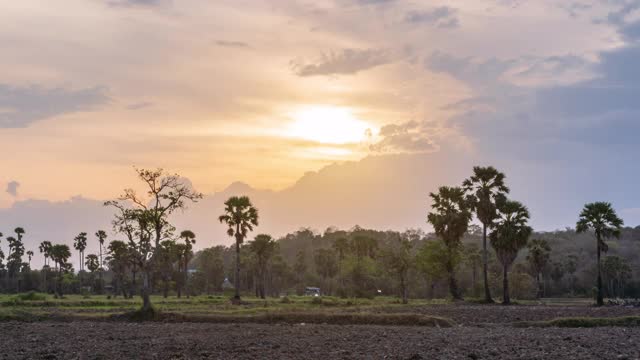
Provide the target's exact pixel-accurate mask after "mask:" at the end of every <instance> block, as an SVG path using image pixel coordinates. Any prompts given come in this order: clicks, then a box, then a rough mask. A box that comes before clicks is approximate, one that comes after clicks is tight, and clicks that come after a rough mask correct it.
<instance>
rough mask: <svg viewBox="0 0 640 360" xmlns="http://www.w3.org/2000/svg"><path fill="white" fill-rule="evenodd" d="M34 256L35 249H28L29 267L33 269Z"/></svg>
mask: <svg viewBox="0 0 640 360" xmlns="http://www.w3.org/2000/svg"><path fill="white" fill-rule="evenodd" d="M32 257H33V251H31V250H28V251H27V258H28V259H29V269H31V258H32Z"/></svg>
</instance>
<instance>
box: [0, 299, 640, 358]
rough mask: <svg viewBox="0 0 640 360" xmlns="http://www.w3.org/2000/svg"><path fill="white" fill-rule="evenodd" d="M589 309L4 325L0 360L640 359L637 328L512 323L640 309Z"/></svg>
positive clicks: (436, 310)
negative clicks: (433, 322) (281, 321)
mask: <svg viewBox="0 0 640 360" xmlns="http://www.w3.org/2000/svg"><path fill="white" fill-rule="evenodd" d="M576 309H579V310H576ZM592 309H593V308H588V307H585V308H575V309H574V308H570V307H566V308H565V307H531V306H512V307H501V306H471V305H470V306H464V305H463V306H455V305H454V306H441V307H436V308H432V307H429V308H428V309H425V313H429V314H432V315H440V316H447V314H448V315H450V317H453V318H454V320H456V321H457V322H458V324H459V325H458V326H456V327H453V328H437V327H416V326H371V325H342V326H340V325H311V324H296V325H264V324H203V323H198V324H196V323H126V322H90V321H80V322H69V323H56V322H35V323H23V322H3V323H0V334H2V335H1V336H0V359H310V358H316V359H358V358H362V359H413V360H417V359H638V358H640V342H639V341H637V339H638V338H640V328H624V327H602V328H590V329H567V328H514V327H512V326H511V324H510V323H509V322H510V321H512V320H544V319H548V318H553V317H557V316H558V315H562V316H570V315H571V316H589V315H591V316H620V315H638V312H640V311H639V310H638V309H630V308H612V307H607V308H602V309H597V310H592ZM427 310H428V311H427ZM591 312H594V313H593V314H592V313H591ZM473 316H475V317H476V318H477V319H475V320H474V319H473ZM456 317H457V319H456Z"/></svg>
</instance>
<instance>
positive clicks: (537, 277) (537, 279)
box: [536, 271, 544, 299]
mask: <svg viewBox="0 0 640 360" xmlns="http://www.w3.org/2000/svg"><path fill="white" fill-rule="evenodd" d="M536 282H537V283H538V293H537V294H536V298H538V299H540V298H541V297H542V293H543V291H544V290H543V289H542V283H541V282H540V272H539V271H538V272H537V273H536Z"/></svg>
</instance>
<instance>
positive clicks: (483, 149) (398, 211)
mask: <svg viewBox="0 0 640 360" xmlns="http://www.w3.org/2000/svg"><path fill="white" fill-rule="evenodd" d="M0 48H2V49H4V51H3V52H2V56H0V69H2V71H1V72H0V152H1V153H2V154H4V156H2V157H0V167H1V168H2V169H3V171H2V172H1V173H0V186H2V187H5V190H6V191H4V192H2V193H1V194H0V226H1V227H2V228H1V229H0V230H1V231H3V232H4V233H5V235H6V234H7V233H9V232H10V231H11V229H12V228H13V227H15V226H23V227H24V228H25V229H26V230H27V235H29V234H31V237H29V236H27V238H28V239H29V240H28V241H31V242H33V243H34V244H35V243H37V242H39V241H42V240H51V241H54V242H56V241H59V242H67V243H71V241H72V238H73V236H72V234H73V233H77V232H79V231H86V232H89V233H93V232H94V231H95V230H97V229H96V228H97V227H106V228H109V217H110V212H109V211H108V209H104V208H102V207H101V204H102V202H103V201H104V200H108V199H113V198H115V197H116V196H118V195H119V194H120V193H121V192H122V189H123V188H126V187H136V186H137V183H136V178H135V172H134V171H133V167H134V166H137V167H142V168H156V167H162V168H165V169H167V170H168V171H170V172H177V173H179V174H181V175H183V176H184V177H186V178H188V179H189V180H190V181H191V183H192V184H193V186H194V188H195V189H197V190H198V191H201V192H203V193H204V194H206V195H207V197H206V198H205V200H204V201H203V203H202V204H198V205H197V206H195V207H194V208H193V209H192V212H191V213H189V212H187V213H185V214H183V215H181V216H180V217H179V218H178V219H176V221H177V222H178V223H179V224H183V225H184V226H189V227H192V228H196V229H198V230H199V231H200V233H201V234H202V235H201V238H203V240H202V242H201V243H200V244H202V245H209V244H213V243H229V242H230V240H229V239H226V238H225V237H224V232H222V234H221V235H219V233H220V231H221V229H220V226H219V225H217V224H215V219H216V217H217V215H219V214H218V213H216V211H218V212H219V210H220V208H221V206H220V204H218V203H220V202H222V201H224V196H227V195H229V194H232V193H250V194H252V195H253V196H254V197H255V198H256V199H257V200H256V202H257V203H260V205H262V209H261V213H262V214H263V219H264V221H263V222H262V228H261V229H260V230H261V231H265V232H271V233H273V234H276V235H282V234H284V233H286V232H288V231H293V230H295V229H297V228H299V227H302V226H311V227H313V228H315V229H318V230H323V229H324V228H326V227H328V226H340V227H349V226H353V225H355V224H359V225H362V226H369V227H373V228H379V229H397V230H402V229H405V228H409V227H422V228H424V229H426V230H428V229H429V227H428V226H427V225H426V221H425V218H426V213H427V212H428V210H429V200H428V193H429V192H431V191H434V190H436V189H437V187H438V186H440V185H457V184H460V183H461V182H462V180H463V179H464V178H465V177H467V176H469V174H470V172H471V168H472V166H473V165H494V166H496V167H497V168H498V169H500V170H501V171H503V172H505V173H506V174H507V181H508V184H509V186H510V187H511V189H512V193H511V196H512V197H513V198H514V199H516V200H520V201H523V202H524V203H525V204H526V205H527V206H529V208H530V209H531V212H532V224H533V225H534V227H535V228H536V229H539V230H554V229H560V228H564V227H566V226H574V224H575V221H576V218H577V213H578V212H579V211H580V208H581V207H582V205H583V204H584V203H586V202H591V201H610V202H612V203H613V204H614V207H615V208H616V209H617V211H618V212H619V213H620V215H622V217H623V218H624V219H625V221H626V223H627V224H628V225H631V226H636V225H638V224H640V192H639V191H638V190H637V186H636V184H637V183H638V179H639V178H640V170H639V167H638V159H639V158H640V143H639V142H638V141H637V139H638V137H639V135H640V117H639V116H638V115H640V101H638V100H639V95H638V94H640V92H639V91H638V90H640V89H639V87H640V66H638V64H639V63H640V1H637V0H568V1H566V0H563V1H551V0H536V1H524V0H477V1H473V2H471V1H462V0H460V1H435V0H434V1H402V0H314V1H311V0H306V1H303V0H277V1H259V0H252V1H248V0H233V1H231V0H229V1H227V0H218V1H204V0H180V1H177V0H60V1H56V2H52V1H48V0H21V1H4V2H2V3H0ZM190 214H191V215H190ZM112 236H115V237H117V234H112ZM52 237H53V238H52ZM45 238H47V239H45ZM0 244H1V243H0Z"/></svg>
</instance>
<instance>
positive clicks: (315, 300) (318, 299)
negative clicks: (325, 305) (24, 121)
mask: <svg viewBox="0 0 640 360" xmlns="http://www.w3.org/2000/svg"><path fill="white" fill-rule="evenodd" d="M311 303H312V304H313V305H322V298H321V297H320V296H316V297H314V298H313V299H311Z"/></svg>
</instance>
